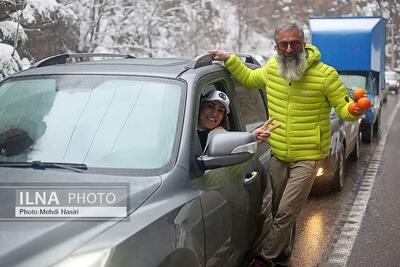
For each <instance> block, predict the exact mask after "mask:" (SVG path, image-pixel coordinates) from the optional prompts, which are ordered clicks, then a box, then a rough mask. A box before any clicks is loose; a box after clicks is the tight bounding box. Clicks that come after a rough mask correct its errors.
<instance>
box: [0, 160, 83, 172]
mask: <svg viewBox="0 0 400 267" xmlns="http://www.w3.org/2000/svg"><path fill="white" fill-rule="evenodd" d="M0 167H12V168H33V169H42V170H44V169H47V168H59V169H66V170H71V171H74V172H83V170H87V165H86V164H81V163H64V162H42V161H31V162H0Z"/></svg>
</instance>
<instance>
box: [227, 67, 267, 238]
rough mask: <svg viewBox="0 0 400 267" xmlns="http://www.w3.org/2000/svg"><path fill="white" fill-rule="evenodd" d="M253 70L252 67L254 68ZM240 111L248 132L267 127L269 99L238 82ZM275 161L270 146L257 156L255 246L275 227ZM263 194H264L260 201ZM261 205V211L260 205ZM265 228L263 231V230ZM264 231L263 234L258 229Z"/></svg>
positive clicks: (252, 190) (261, 147)
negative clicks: (271, 162)
mask: <svg viewBox="0 0 400 267" xmlns="http://www.w3.org/2000/svg"><path fill="white" fill-rule="evenodd" d="M250 67H251V66H250ZM234 99H235V100H236V103H235V104H237V106H238V111H239V114H240V118H241V121H242V124H243V125H244V127H245V128H244V129H243V130H244V131H247V132H252V131H253V130H254V129H256V128H258V127H260V126H262V125H264V123H265V122H266V120H267V119H268V109H267V99H266V95H265V92H264V90H263V89H258V90H249V89H247V88H245V87H243V86H242V85H240V84H239V83H238V82H236V81H235V97H234ZM270 158H271V148H270V146H269V145H268V143H266V144H261V145H259V146H258V151H257V154H256V156H255V163H256V164H260V168H261V169H262V170H263V172H262V173H261V174H260V177H259V180H257V181H255V182H254V183H252V184H251V185H249V186H248V190H249V191H250V198H251V201H252V206H253V207H257V209H255V210H254V212H256V211H260V213H258V214H253V216H254V218H256V219H255V220H254V221H255V222H256V223H257V225H256V226H255V227H254V228H253V229H255V231H254V232H250V233H249V235H250V239H251V240H252V244H253V245H254V246H257V245H259V244H260V242H262V241H263V239H264V238H265V236H266V235H267V233H268V231H269V229H270V227H271V224H272V217H271V198H272V190H271V184H270V180H269V179H270V178H269V160H270ZM260 194H263V196H262V199H261V200H260V199H259V197H260ZM260 204H261V209H259V208H258V207H259V205H260ZM260 225H262V227H260ZM260 228H261V229H262V232H261V233H260V232H259V231H258V229H260Z"/></svg>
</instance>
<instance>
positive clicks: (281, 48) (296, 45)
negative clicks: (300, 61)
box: [276, 40, 303, 52]
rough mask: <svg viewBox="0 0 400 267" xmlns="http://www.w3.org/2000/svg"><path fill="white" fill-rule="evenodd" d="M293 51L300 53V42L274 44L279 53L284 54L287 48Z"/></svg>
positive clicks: (301, 44) (301, 46) (301, 43)
mask: <svg viewBox="0 0 400 267" xmlns="http://www.w3.org/2000/svg"><path fill="white" fill-rule="evenodd" d="M289 45H290V47H291V48H292V49H293V51H300V50H301V49H302V48H303V41H302V40H291V41H280V42H278V43H277V44H276V47H277V48H278V51H279V52H286V50H287V49H288V47H289Z"/></svg>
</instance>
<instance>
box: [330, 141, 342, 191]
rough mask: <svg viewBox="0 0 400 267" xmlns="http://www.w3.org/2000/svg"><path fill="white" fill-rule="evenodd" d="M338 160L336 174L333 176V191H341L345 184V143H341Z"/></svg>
mask: <svg viewBox="0 0 400 267" xmlns="http://www.w3.org/2000/svg"><path fill="white" fill-rule="evenodd" d="M338 153H339V154H338V162H337V166H336V171H335V176H334V177H333V180H332V183H331V188H332V191H333V192H340V191H341V190H342V189H343V185H344V164H345V159H344V145H343V144H340V149H339V152H338Z"/></svg>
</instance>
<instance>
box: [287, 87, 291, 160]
mask: <svg viewBox="0 0 400 267" xmlns="http://www.w3.org/2000/svg"><path fill="white" fill-rule="evenodd" d="M291 86H292V82H289V84H288V102H289V103H288V113H287V114H288V121H287V124H286V137H287V157H288V158H289V159H291V158H292V156H291V153H290V148H289V145H290V140H289V132H290V131H289V127H290V119H291V116H290V110H291V107H292V101H291V100H292V90H290V89H291Z"/></svg>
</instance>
